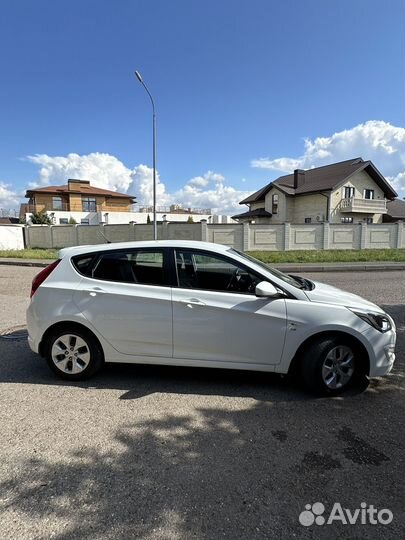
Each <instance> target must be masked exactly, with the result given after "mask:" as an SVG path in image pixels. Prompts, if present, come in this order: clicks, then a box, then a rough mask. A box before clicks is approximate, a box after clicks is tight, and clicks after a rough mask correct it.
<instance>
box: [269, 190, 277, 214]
mask: <svg viewBox="0 0 405 540" xmlns="http://www.w3.org/2000/svg"><path fill="white" fill-rule="evenodd" d="M271 213H272V214H278V195H277V194H275V195H273V197H272V205H271Z"/></svg>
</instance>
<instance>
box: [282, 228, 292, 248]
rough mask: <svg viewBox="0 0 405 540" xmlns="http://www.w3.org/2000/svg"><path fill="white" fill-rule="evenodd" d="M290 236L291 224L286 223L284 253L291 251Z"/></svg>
mask: <svg viewBox="0 0 405 540" xmlns="http://www.w3.org/2000/svg"><path fill="white" fill-rule="evenodd" d="M290 234H291V227H290V223H288V222H285V223H284V251H288V250H289V249H290Z"/></svg>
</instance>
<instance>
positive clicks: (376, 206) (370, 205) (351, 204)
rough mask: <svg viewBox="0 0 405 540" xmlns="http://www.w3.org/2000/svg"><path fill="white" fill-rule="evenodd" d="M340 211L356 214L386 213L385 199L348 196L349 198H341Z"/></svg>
mask: <svg viewBox="0 0 405 540" xmlns="http://www.w3.org/2000/svg"><path fill="white" fill-rule="evenodd" d="M340 211H341V212H352V213H357V214H386V213H387V200H386V199H360V198H358V197H350V199H342V201H341V203H340Z"/></svg>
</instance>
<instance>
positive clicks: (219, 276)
mask: <svg viewBox="0 0 405 540" xmlns="http://www.w3.org/2000/svg"><path fill="white" fill-rule="evenodd" d="M176 267H177V276H178V282H179V287H181V288H183V289H202V290H207V291H220V292H229V293H248V294H254V291H255V287H256V285H257V284H258V283H259V282H260V281H263V278H262V277H261V276H258V275H256V274H254V273H253V272H250V271H248V270H246V269H245V268H243V267H241V266H238V265H237V264H235V263H234V262H233V261H232V262H231V261H229V259H225V258H223V257H219V256H216V255H211V254H204V253H201V252H193V251H189V250H176Z"/></svg>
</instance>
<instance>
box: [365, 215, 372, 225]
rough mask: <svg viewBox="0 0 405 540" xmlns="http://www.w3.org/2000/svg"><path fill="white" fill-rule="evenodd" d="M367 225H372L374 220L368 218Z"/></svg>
mask: <svg viewBox="0 0 405 540" xmlns="http://www.w3.org/2000/svg"><path fill="white" fill-rule="evenodd" d="M366 223H367V225H371V224H372V223H373V218H372V217H368V218H366Z"/></svg>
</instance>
